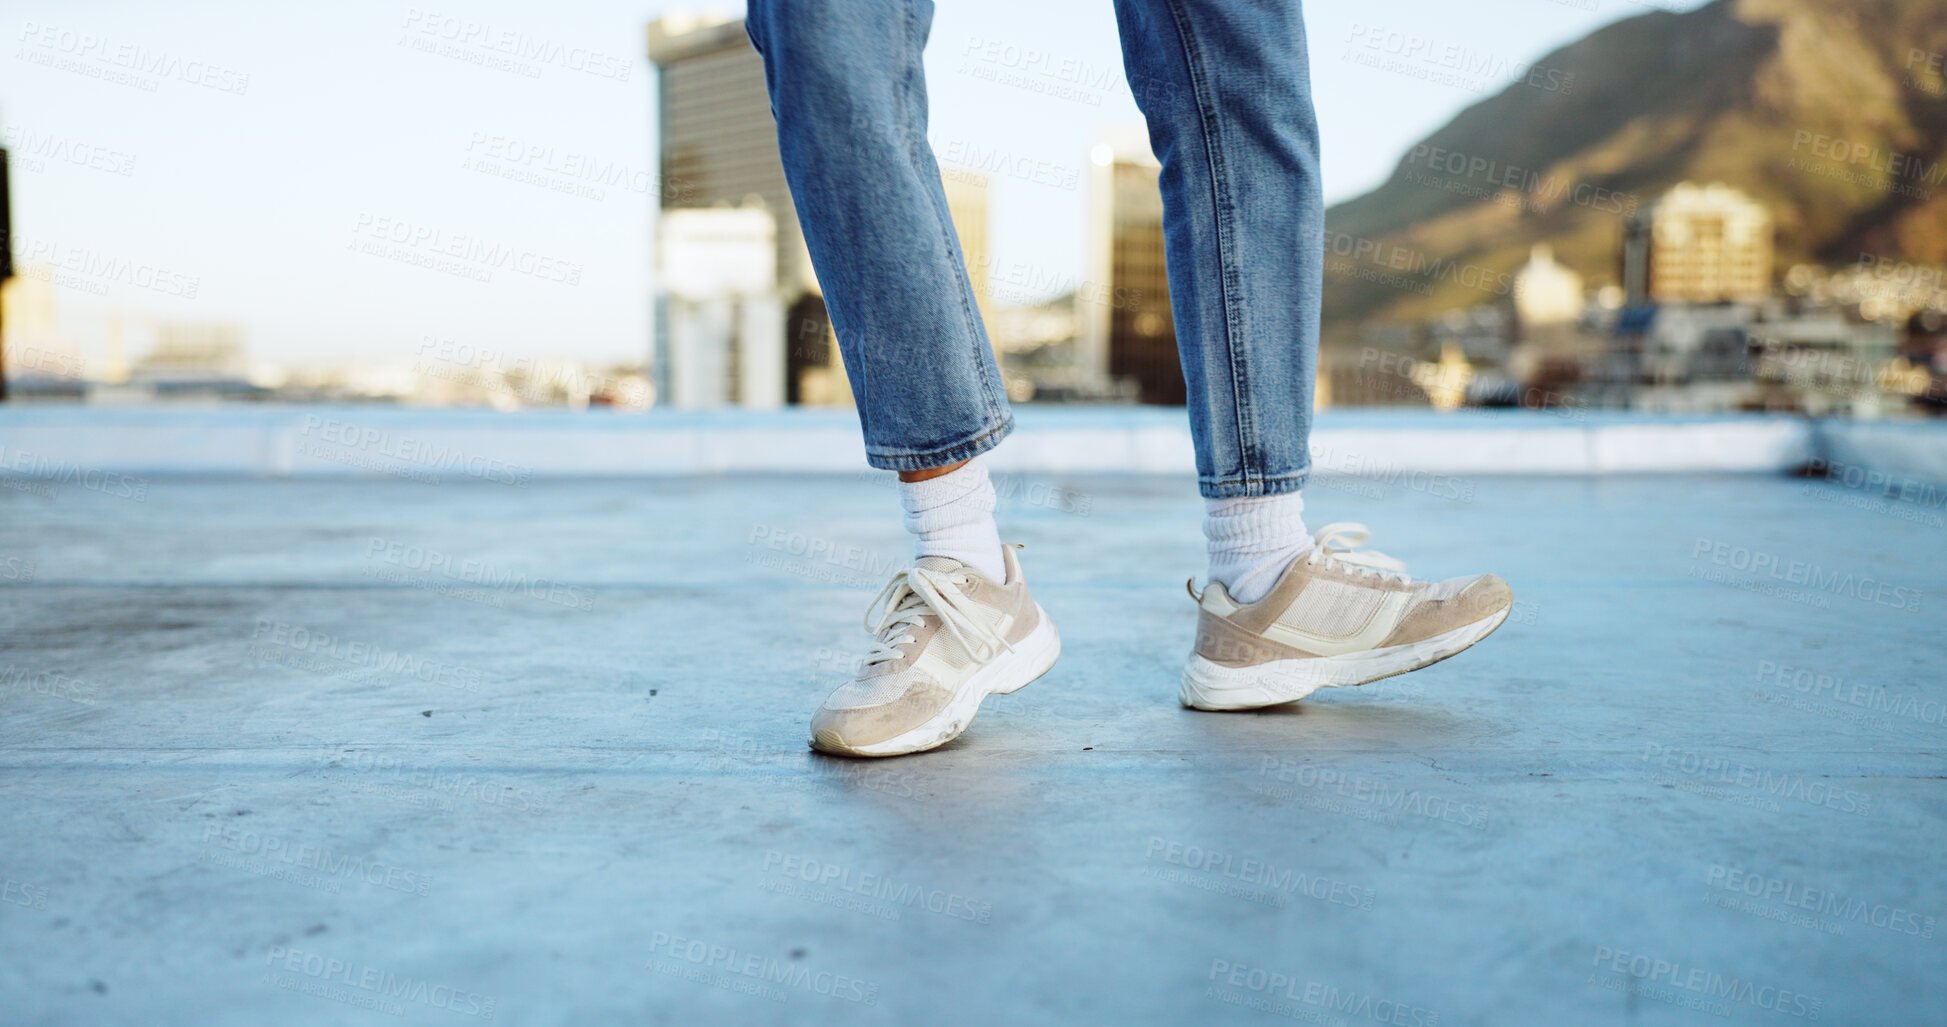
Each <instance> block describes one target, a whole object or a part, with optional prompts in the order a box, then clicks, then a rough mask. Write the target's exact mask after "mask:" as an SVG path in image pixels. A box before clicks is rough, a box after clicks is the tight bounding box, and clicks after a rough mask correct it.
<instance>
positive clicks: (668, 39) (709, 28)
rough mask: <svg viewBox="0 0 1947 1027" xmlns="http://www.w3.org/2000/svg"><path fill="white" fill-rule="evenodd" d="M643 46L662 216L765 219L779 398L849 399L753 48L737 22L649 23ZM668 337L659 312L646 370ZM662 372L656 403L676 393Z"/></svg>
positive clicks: (666, 258) (667, 252) (683, 17)
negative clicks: (709, 213)
mask: <svg viewBox="0 0 1947 1027" xmlns="http://www.w3.org/2000/svg"><path fill="white" fill-rule="evenodd" d="M648 49H649V59H650V60H651V61H653V62H654V63H655V65H656V69H657V72H656V78H657V96H658V108H657V118H656V124H657V131H658V132H659V134H660V138H659V139H658V152H659V153H660V154H661V159H662V186H663V187H662V190H661V209H662V213H663V214H664V215H665V217H666V216H667V214H668V213H669V212H671V211H676V210H685V209H695V208H709V207H736V208H748V207H753V206H755V207H757V208H759V209H762V210H765V211H768V212H769V214H770V216H771V218H772V224H773V237H774V241H773V244H772V254H771V258H770V268H769V270H770V277H771V282H772V283H773V290H774V291H775V293H776V294H777V297H778V301H779V302H780V303H781V304H782V306H783V310H784V317H783V320H782V324H781V328H780V331H781V333H782V335H781V337H780V340H779V344H778V346H777V349H778V351H779V352H780V353H781V354H782V355H783V358H784V361H785V366H784V367H783V368H782V370H781V371H780V372H779V373H780V375H781V377H782V379H783V383H784V401H785V402H789V403H813V404H825V403H848V402H850V401H851V389H850V388H849V386H848V385H847V384H846V381H845V375H844V371H843V370H842V368H841V367H840V366H839V362H838V349H837V346H836V345H835V344H834V342H833V340H832V338H831V321H830V318H829V317H828V316H827V315H826V313H825V302H824V298H823V295H822V293H821V292H820V291H819V288H818V276H817V274H816V273H815V272H814V271H813V270H812V267H811V255H810V253H809V251H807V250H806V249H805V244H804V233H803V232H802V230H800V228H799V227H798V215H797V208H796V207H795V206H793V205H792V203H791V187H790V184H789V183H788V182H786V181H785V178H784V163H783V160H782V158H781V157H780V156H779V154H778V147H777V124H776V122H775V121H774V120H773V119H772V117H771V101H770V94H769V92H768V91H767V89H766V87H765V84H764V61H763V58H761V57H759V56H758V54H757V51H756V49H754V48H753V47H752V46H751V44H750V37H749V35H747V34H746V33H745V31H744V22H743V19H742V18H737V17H719V16H709V15H690V14H680V13H678V14H670V15H668V16H666V17H663V18H660V19H658V20H656V21H653V22H651V23H649V27H648ZM665 223H666V222H665ZM659 231H660V230H659ZM678 241H680V240H678ZM658 252H659V253H660V254H661V255H662V257H663V266H665V267H667V266H671V264H672V262H674V263H677V264H680V263H681V262H682V257H681V254H680V252H672V250H671V249H670V247H669V244H668V241H666V240H659V242H658ZM658 293H659V296H660V295H666V293H665V292H664V291H663V290H658ZM692 327H694V326H692ZM674 328H675V329H678V330H680V329H682V328H683V326H682V325H680V324H677V325H674ZM671 331H672V322H671V320H670V318H669V317H668V316H667V311H666V310H664V309H662V308H661V307H660V306H659V308H658V311H657V316H656V328H655V332H656V340H655V342H654V344H653V352H655V353H656V354H658V356H657V357H656V358H655V359H654V360H652V368H654V367H661V368H662V370H663V371H666V370H667V369H668V367H667V364H666V362H664V361H663V360H662V356H661V355H662V354H667V353H669V352H670V351H671V349H672V344H671V338H670V333H671ZM724 363H725V365H726V366H727V365H728V364H729V363H730V361H728V360H725V361H724ZM660 373H661V371H652V376H655V381H656V385H657V393H658V398H659V401H660V400H662V399H664V398H666V397H667V396H669V395H670V394H671V393H672V391H673V390H672V389H671V385H672V384H673V383H671V382H670V381H668V380H667V379H664V378H661V377H660ZM686 388H687V387H686ZM674 391H681V390H674Z"/></svg>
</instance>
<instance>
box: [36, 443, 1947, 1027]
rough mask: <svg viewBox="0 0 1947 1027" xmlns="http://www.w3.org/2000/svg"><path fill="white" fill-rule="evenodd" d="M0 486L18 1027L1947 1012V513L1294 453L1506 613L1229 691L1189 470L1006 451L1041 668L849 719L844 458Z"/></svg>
mask: <svg viewBox="0 0 1947 1027" xmlns="http://www.w3.org/2000/svg"><path fill="white" fill-rule="evenodd" d="M4 484H6V485H7V487H5V488H0V638H3V639H4V642H0V648H3V649H4V652H0V710H3V711H4V716H0V746H4V751H0V763H4V766H5V770H4V772H3V773H0V808H4V809H5V810H6V814H5V817H4V819H0V879H4V884H3V885H0V900H3V901H0V1020H4V1021H5V1022H7V1023H18V1024H56V1023H63V1024H65V1023H90V1024H144V1025H148V1024H252V1025H259V1024H267V1023H320V1024H327V1023H344V1024H370V1023H398V1022H411V1023H422V1022H423V1023H448V1022H451V1023H464V1022H470V1021H473V1022H478V1021H485V1020H488V1019H491V1021H492V1022H496V1023H508V1024H577V1025H587V1024H660V1023H671V1024H676V1023H682V1024H690V1023H737V1024H764V1023H778V1024H783V1023H792V1024H797V1023H818V1022H846V1023H914V1022H922V1021H931V1022H944V1023H982V1024H991V1023H1017V1022H1019V1023H1064V1024H1065V1023H1087V1022H1099V1023H1227V1024H1228V1023H1241V1024H1267V1023H1279V1022H1286V1021H1288V1020H1295V1021H1297V1022H1306V1023H1342V1024H1350V1025H1356V1024H1400V1025H1419V1027H1429V1025H1433V1024H1438V1025H1440V1027H1451V1025H1459V1024H1504V1023H1541V1024H1612V1023H1613V1024H1623V1023H1632V1024H1682V1023H1722V1022H1734V1023H1766V1024H1776V1023H1792V1022H1811V1021H1812V1020H1814V1019H1816V1020H1817V1021H1818V1022H1824V1023H1902V1024H1906V1023H1922V1022H1940V1017H1941V1016H1942V1015H1943V1014H1942V1013H1941V1006H1940V995H1941V993H1940V986H1939V971H1940V968H1941V967H1942V965H1944V964H1943V955H1947V939H1943V937H1942V932H1941V931H1938V930H1936V927H1935V920H1934V918H1935V917H1936V916H1940V915H1942V914H1943V913H1947V880H1943V875H1942V874H1941V853H1942V851H1943V847H1944V846H1943V843H1947V761H1943V759H1942V753H1943V745H1942V732H1943V727H1947V724H1944V723H1943V716H1942V712H1943V706H1942V704H1943V702H1947V682H1944V681H1943V678H1944V677H1947V674H1944V673H1943V659H1942V658H1943V655H1947V632H1943V627H1947V618H1944V617H1943V614H1942V610H1943V607H1942V605H1941V600H1940V598H1939V597H1940V596H1941V595H1942V590H1943V588H1947V558H1944V557H1947V541H1943V539H1944V538H1947V534H1944V533H1943V530H1942V526H1941V516H1942V512H1943V511H1942V510H1941V508H1940V507H1938V506H1926V505H1922V504H1916V503H1905V504H1898V503H1893V504H1885V503H1882V502H1881V501H1880V500H1879V499H1878V498H1877V497H1875V496H1870V495H1864V494H1861V493H1857V492H1853V491H1849V490H1846V489H1843V488H1840V487H1838V486H1835V485H1830V484H1825V483H1814V482H1807V481H1801V480H1796V479H1789V478H1774V477H1745V476H1717V477H1626V478H1493V477H1484V478H1478V479H1464V480H1463V479H1453V478H1448V479H1402V480H1401V481H1399V482H1395V483H1391V484H1387V483H1381V482H1375V481H1369V480H1356V479H1323V480H1321V481H1320V482H1319V483H1317V484H1316V485H1315V486H1314V487H1313V488H1312V489H1311V491H1310V493H1309V500H1308V502H1309V504H1310V507H1311V510H1310V519H1311V520H1312V521H1313V523H1314V524H1322V523H1324V522H1326V521H1329V520H1339V519H1356V520H1363V521H1365V522H1366V523H1368V524H1369V525H1371V526H1372V528H1373V529H1374V532H1375V538H1374V541H1373V547H1374V548H1376V549H1379V550H1382V551H1385V552H1388V553H1390V554H1392V555H1394V556H1397V557H1401V558H1403V559H1405V560H1407V561H1408V563H1409V565H1410V566H1411V567H1412V568H1413V569H1414V571H1415V572H1416V573H1418V574H1419V575H1420V576H1422V577H1441V576H1447V575H1452V574H1458V573H1465V572H1472V571H1481V570H1492V571H1496V572H1498V573H1500V574H1501V575H1503V576H1504V577H1506V578H1507V579H1508V580H1509V581H1510V582H1511V583H1512V584H1513V586H1514V590H1515V595H1516V598H1517V599H1518V600H1519V605H1518V606H1517V608H1516V611H1515V614H1514V616H1513V617H1512V618H1511V619H1510V620H1509V622H1508V623H1507V624H1506V625H1505V626H1504V627H1503V628H1502V629H1501V630H1500V631H1499V632H1498V633H1497V634H1496V635H1495V636H1493V637H1491V638H1489V639H1487V640H1486V641H1485V642H1484V643H1482V644H1481V645H1480V646H1479V647H1477V648H1475V649H1474V650H1472V651H1470V652H1467V653H1465V654H1463V655H1461V656H1460V657H1458V658H1456V659H1454V660H1451V661H1449V662H1447V663H1443V664H1440V665H1438V666H1436V667H1434V668H1431V669H1428V670H1425V671H1421V672H1419V673H1416V674H1413V675H1409V676H1407V677H1403V678H1395V679H1392V680H1389V681H1385V682H1380V683H1377V684H1374V685H1370V686H1367V687H1363V688H1356V689H1339V690H1330V691H1327V692H1324V693H1321V694H1320V695H1318V696H1316V697H1314V698H1312V699H1308V700H1306V701H1305V702H1304V703H1302V704H1299V705H1296V706H1290V707H1283V708H1279V709H1276V710H1271V711H1265V712H1260V713H1250V714H1209V713H1197V712H1191V711H1187V710H1184V709H1182V708H1180V707H1179V706H1178V705H1177V704H1176V701H1175V689H1176V675H1177V672H1178V669H1179V667H1180V664H1181V661H1182V659H1183V656H1184V654H1185V652H1186V650H1187V647H1188V645H1189V642H1190V639H1191V636H1192V634H1193V631H1194V619H1193V606H1192V604H1191V602H1190V600H1189V599H1188V598H1187V597H1185V596H1184V594H1183V591H1182V587H1183V586H1182V582H1183V579H1184V578H1186V577H1189V576H1190V575H1192V574H1195V573H1198V572H1199V571H1200V569H1201V565H1200V558H1201V538H1200V536H1199V534H1198V531H1197V527H1198V522H1197V518H1198V516H1199V514H1200V506H1199V503H1198V501H1197V500H1196V498H1195V496H1194V494H1193V492H1192V489H1191V484H1190V482H1189V481H1188V480H1187V479H1181V478H1176V477H1134V476H1125V477H1103V476H1097V477H1087V476H1082V477H1073V478H1050V477H1029V478H1010V479H1006V480H1004V482H1003V490H1004V491H1006V492H1008V493H1009V494H1010V498H1008V499H1007V500H1006V502H1005V503H1004V510H1003V518H1004V520H1003V528H1004V529H1005V531H1006V533H1007V535H1008V536H1010V537H1011V538H1013V539H1016V540H1019V541H1023V542H1026V543H1028V549H1027V551H1026V554H1025V561H1026V567H1027V570H1028V574H1029V580H1030V581H1031V582H1032V583H1033V584H1034V586H1035V589H1036V592H1037V595H1038V597H1039V598H1040V600H1041V602H1042V603H1043V605H1044V606H1046V607H1047V609H1048V610H1049V611H1050V612H1051V614H1052V615H1053V617H1054V618H1055V620H1056V623H1057V624H1058V626H1059V627H1060V628H1061V630H1062V633H1063V636H1064V641H1065V651H1064V655H1063V657H1062V661H1061V662H1060V664H1058V665H1057V666H1056V668H1055V670H1054V671H1053V672H1052V673H1050V674H1049V675H1048V676H1047V677H1045V678H1043V679H1042V680H1041V681H1040V682H1038V683H1037V684H1035V685H1033V686H1031V687H1029V688H1027V689H1025V690H1023V691H1022V692H1020V693H1017V694H1016V695H1013V696H1007V697H995V698H993V699H990V700H989V701H988V703H987V705H986V706H985V707H984V708H983V710H982V713H981V715H980V718H979V719H978V720H977V721H976V722H975V724H974V726H973V727H972V729H971V730H970V731H969V732H968V733H967V734H966V735H965V736H964V737H963V738H961V739H960V740H959V741H958V742H956V743H954V744H952V745H950V746H948V747H947V748H945V749H942V750H939V751H936V752H933V753H929V754H924V755H920V756H914V757H909V758H905V759H899V760H891V761H877V762H861V761H848V760H842V759H834V758H829V757H824V756H819V755H816V754H813V753H811V752H810V751H808V750H807V749H806V748H805V746H804V724H805V719H806V717H807V716H808V715H809V713H810V712H811V710H812V709H813V708H814V707H815V706H816V704H817V703H818V701H819V699H820V698H822V696H823V694H824V692H825V691H826V690H827V689H828V688H829V687H830V686H831V685H832V684H833V683H834V682H835V681H836V680H837V679H838V678H839V677H840V676H841V675H842V674H843V673H844V665H845V663H846V661H848V660H849V659H851V658H852V657H853V656H854V655H855V654H856V653H858V652H859V651H861V647H862V646H863V644H864V642H865V635H864V633H863V632H862V630H861V629H860V627H859V625H858V620H859V617H860V614H861V613H862V609H863V605H864V603H865V601H866V600H867V599H868V598H869V597H870V595H871V594H872V592H873V591H874V590H876V589H877V588H878V586H879V585H880V584H881V583H882V582H883V578H884V577H885V575H886V573H887V572H888V570H889V569H890V567H891V566H893V565H894V564H895V563H896V562H897V561H898V560H900V558H901V557H902V556H903V555H904V553H905V542H904V536H903V534H902V532H901V529H900V527H899V523H898V520H897V516H896V511H897V504H896V499H895V497H894V495H893V493H892V491H891V489H890V488H888V487H886V485H885V482H884V480H883V479H881V478H878V477H874V476H866V475H860V476H856V477H803V478H791V477H764V478H741V479H738V478H682V479H667V480H605V481H594V480H589V481H534V482H531V483H530V484H528V485H527V486H526V487H524V488H516V487H506V486H500V485H493V484H467V485H453V484H447V485H437V486H432V485H424V484H419V483H415V482H411V481H403V480H382V479H381V480H359V481H335V482H334V481H317V480H307V481H258V480H196V479H169V478H164V479H157V480H154V481H151V482H150V483H149V484H148V487H147V489H146V491H145V492H144V493H143V494H142V495H140V496H139V497H125V496H117V495H114V494H112V491H113V490H102V491H97V490H92V489H89V488H84V487H82V486H80V485H79V484H74V483H68V484H51V485H50V484H42V483H27V482H18V481H16V482H8V483H4ZM1794 561H1798V562H1799V564H1798V566H1797V568H1794V564H1793V562H1794ZM1769 566H1777V567H1780V568H1783V570H1781V571H1780V572H1779V573H1781V574H1786V575H1794V576H1796V577H1797V581H1798V583H1797V584H1793V583H1790V582H1786V583H1783V584H1781V583H1779V582H1777V581H1775V580H1774V579H1773V578H1772V577H1771V575H1770V572H1769V571H1768V570H1766V569H1765V568H1767V567H1769ZM1753 567H1756V568H1758V569H1757V570H1752V569H1751V568H1753ZM1805 568H1812V569H1810V570H1807V569H1805ZM1808 578H1817V579H1818V580H1816V581H1811V582H1807V579H1808ZM1869 582H1870V584H1869ZM1881 585H1884V586H1885V587H1884V588H1882V587H1880V586H1881ZM1909 590H1911V591H1909ZM1862 596H1863V597H1864V598H1861V597H1862Z"/></svg>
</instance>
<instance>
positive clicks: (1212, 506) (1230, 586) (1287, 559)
mask: <svg viewBox="0 0 1947 1027" xmlns="http://www.w3.org/2000/svg"><path fill="white" fill-rule="evenodd" d="M1203 507H1204V514H1203V537H1204V538H1206V539H1209V540H1210V580H1211V581H1221V582H1223V583H1224V591H1226V592H1228V593H1230V597H1231V598H1232V599H1235V600H1237V601H1238V602H1240V603H1246V604H1249V603H1255V602H1257V601H1258V600H1260V599H1262V598H1264V597H1265V596H1267V595H1270V594H1271V586H1273V585H1276V584H1277V583H1278V576H1279V575H1281V574H1283V573H1284V569H1285V568H1286V567H1287V566H1289V565H1290V563H1291V561H1292V559H1293V558H1295V557H1296V556H1297V555H1298V554H1299V553H1302V552H1304V551H1305V550H1306V549H1309V548H1311V544H1312V536H1311V533H1310V532H1308V531H1306V530H1305V516H1304V514H1305V501H1304V499H1303V498H1301V497H1300V495H1299V494H1298V493H1296V492H1286V493H1283V494H1280V495H1276V496H1240V497H1238V498H1235V499H1205V500H1204V501H1203Z"/></svg>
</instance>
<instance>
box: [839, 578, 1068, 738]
mask: <svg viewBox="0 0 1947 1027" xmlns="http://www.w3.org/2000/svg"><path fill="white" fill-rule="evenodd" d="M1035 609H1036V610H1037V611H1039V613H1040V614H1041V623H1039V624H1036V625H1035V627H1034V630H1033V631H1030V632H1028V637H1026V638H1024V639H1022V640H1020V641H1019V642H1016V643H1014V648H1013V649H1012V650H1011V651H1010V650H1005V649H1003V650H1002V651H1001V654H1000V655H999V656H997V657H995V658H994V661H993V662H992V663H989V664H988V665H987V666H985V667H982V668H980V669H979V670H977V671H975V672H974V673H973V674H972V675H971V676H969V677H968V678H967V680H965V681H963V682H961V684H960V687H959V689H958V690H957V691H955V692H954V693H953V701H952V702H949V703H947V705H946V708H945V709H943V710H941V711H940V712H938V713H936V714H934V715H933V717H932V719H930V720H928V721H926V722H925V723H924V724H921V725H920V726H918V727H916V728H913V729H912V730H910V731H907V732H905V733H904V734H900V735H895V736H893V737H891V738H888V739H886V740H885V741H883V742H874V743H873V744H871V745H847V744H846V743H845V740H844V739H843V738H841V737H839V735H838V733H837V732H834V731H820V732H818V733H817V734H815V735H813V736H812V738H811V747H812V748H814V749H817V750H818V751H820V752H832V753H839V754H841V755H845V756H904V755H906V754H908V753H915V752H924V751H926V750H927V749H932V748H936V747H938V746H942V745H945V744H946V743H948V742H951V741H953V740H954V739H955V738H958V737H960V736H961V735H962V734H964V733H965V732H966V730H967V728H968V727H969V726H970V725H972V724H973V719H974V714H975V713H976V712H978V711H979V710H980V703H981V700H983V699H986V698H987V697H988V696H990V695H1006V694H1008V693H1009V692H1018V691H1020V690H1021V689H1023V688H1025V687H1027V686H1028V685H1029V684H1031V683H1032V682H1033V681H1034V680H1035V679H1036V678H1039V677H1040V676H1041V675H1043V674H1046V673H1048V671H1049V669H1050V668H1052V667H1053V666H1054V665H1055V660H1056V658H1057V657H1059V656H1061V636H1060V635H1059V634H1057V633H1056V632H1055V622H1054V621H1052V620H1049V619H1048V611H1046V610H1043V609H1041V606H1040V604H1039V603H1037V604H1035Z"/></svg>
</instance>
